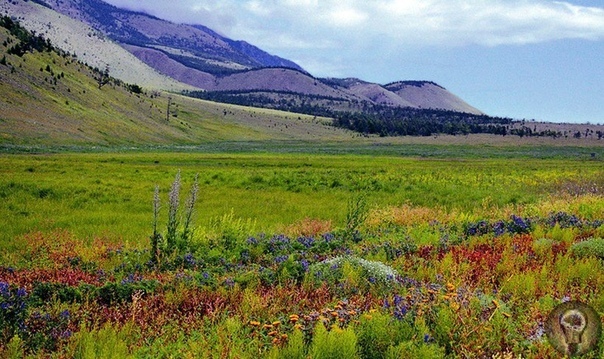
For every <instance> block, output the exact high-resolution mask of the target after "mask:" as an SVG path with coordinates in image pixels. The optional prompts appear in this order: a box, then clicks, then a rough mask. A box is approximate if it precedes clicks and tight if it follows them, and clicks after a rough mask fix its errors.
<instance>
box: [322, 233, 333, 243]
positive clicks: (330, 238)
mask: <svg viewBox="0 0 604 359" xmlns="http://www.w3.org/2000/svg"><path fill="white" fill-rule="evenodd" d="M322 237H323V240H324V241H325V242H327V243H329V242H331V241H333V240H334V238H335V236H334V235H333V234H331V233H325V234H323V236H322Z"/></svg>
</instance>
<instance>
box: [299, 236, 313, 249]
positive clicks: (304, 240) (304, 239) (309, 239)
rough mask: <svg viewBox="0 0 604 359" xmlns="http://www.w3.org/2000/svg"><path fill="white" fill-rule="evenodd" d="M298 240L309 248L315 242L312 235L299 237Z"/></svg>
mask: <svg viewBox="0 0 604 359" xmlns="http://www.w3.org/2000/svg"><path fill="white" fill-rule="evenodd" d="M298 242H300V244H302V245H303V246H304V247H306V248H310V247H312V246H313V244H315V239H314V238H313V237H299V238H298Z"/></svg>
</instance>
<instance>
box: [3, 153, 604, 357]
mask: <svg viewBox="0 0 604 359" xmlns="http://www.w3.org/2000/svg"><path fill="white" fill-rule="evenodd" d="M0 164H1V165H2V166H0V168H1V169H0V199H1V200H2V203H3V204H2V205H1V206H0V227H1V228H2V231H3V232H4V233H2V234H1V235H0V247H1V248H2V251H1V254H0V357H3V358H23V357H32V358H38V357H39V358H46V357H53V358H151V357H152V358H347V359H348V358H498V359H499V358H510V359H511V358H559V357H561V354H560V353H559V352H558V351H557V350H556V348H554V346H552V345H551V344H550V342H548V339H547V335H546V322H547V318H548V315H549V313H550V312H552V310H553V309H554V308H555V307H556V306H558V305H559V304H561V303H565V302H570V301H579V302H582V303H585V304H587V305H589V306H590V307H591V308H594V310H595V312H596V313H598V314H599V315H602V314H603V313H604V290H603V288H604V262H603V261H604V198H603V196H604V167H602V162H601V161H599V160H598V159H595V160H594V159H579V160H577V159H531V158H509V159H505V158H497V159H480V158H479V159H476V158H463V157H462V158H459V159H456V160H450V159H449V160H443V159H438V158H434V159H426V158H406V157H397V156H361V155H336V154H334V155H318V154H270V153H268V154H267V153H260V154H202V153H125V154H117V153H88V154H73V153H72V154H52V155H3V156H1V157H0ZM602 356H604V347H601V346H599V347H597V348H596V349H595V350H594V351H592V352H590V353H588V354H586V355H585V356H584V357H586V358H600V357H602Z"/></svg>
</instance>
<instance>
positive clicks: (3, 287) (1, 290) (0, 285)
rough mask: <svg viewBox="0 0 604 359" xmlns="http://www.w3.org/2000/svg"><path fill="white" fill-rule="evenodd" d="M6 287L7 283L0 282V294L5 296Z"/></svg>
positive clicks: (6, 293) (6, 292)
mask: <svg viewBox="0 0 604 359" xmlns="http://www.w3.org/2000/svg"><path fill="white" fill-rule="evenodd" d="M8 288H9V286H8V283H4V282H0V295H3V296H7V295H8Z"/></svg>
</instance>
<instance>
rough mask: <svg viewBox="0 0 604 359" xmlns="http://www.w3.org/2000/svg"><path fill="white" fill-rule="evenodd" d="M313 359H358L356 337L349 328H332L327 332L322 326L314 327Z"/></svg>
mask: <svg viewBox="0 0 604 359" xmlns="http://www.w3.org/2000/svg"><path fill="white" fill-rule="evenodd" d="M310 351H311V357H312V358H313V359H339V358H342V359H354V358H358V357H359V354H358V352H357V336H356V334H355V333H354V330H353V329H352V328H351V327H348V328H346V329H340V328H337V327H335V328H332V329H331V330H330V331H328V330H327V329H326V328H325V326H324V325H323V324H318V325H317V326H316V327H315V334H314V337H313V340H312V344H311V349H310Z"/></svg>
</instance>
